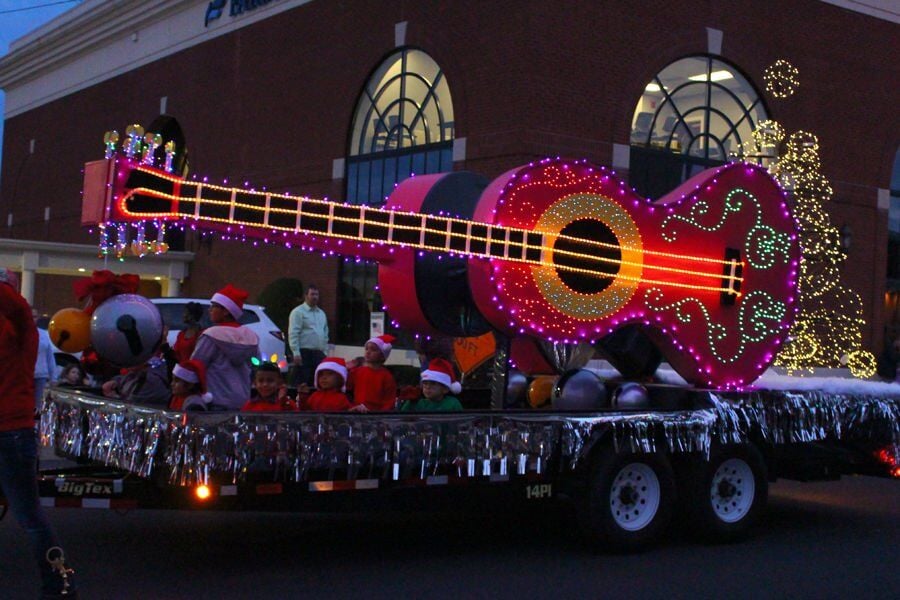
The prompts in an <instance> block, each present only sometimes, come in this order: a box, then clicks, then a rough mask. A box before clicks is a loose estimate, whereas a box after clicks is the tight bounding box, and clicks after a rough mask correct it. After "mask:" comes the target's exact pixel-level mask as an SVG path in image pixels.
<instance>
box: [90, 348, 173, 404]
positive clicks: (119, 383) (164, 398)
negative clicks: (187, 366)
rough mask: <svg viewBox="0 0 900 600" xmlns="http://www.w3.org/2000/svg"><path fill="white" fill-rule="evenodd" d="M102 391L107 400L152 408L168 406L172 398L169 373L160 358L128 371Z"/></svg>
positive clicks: (114, 379)
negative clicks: (145, 405)
mask: <svg viewBox="0 0 900 600" xmlns="http://www.w3.org/2000/svg"><path fill="white" fill-rule="evenodd" d="M101 389H102V390H103V395H104V396H106V397H107V398H113V399H116V400H122V401H123V402H134V403H136V404H147V405H151V406H168V404H169V399H170V397H171V391H170V389H169V372H168V369H167V368H166V362H165V361H164V360H163V359H161V358H159V357H154V358H152V359H150V360H149V361H147V362H145V363H141V364H139V365H137V366H134V367H130V368H128V369H126V370H125V372H124V373H123V374H121V375H117V376H115V377H113V378H112V379H110V380H109V381H107V382H106V383H104V384H103V386H102V388H101Z"/></svg>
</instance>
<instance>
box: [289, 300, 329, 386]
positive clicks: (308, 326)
mask: <svg viewBox="0 0 900 600" xmlns="http://www.w3.org/2000/svg"><path fill="white" fill-rule="evenodd" d="M288 344H289V345H290V347H291V352H292V353H293V354H294V365H295V366H296V367H297V368H296V369H295V371H299V376H297V377H296V378H295V380H294V381H292V382H291V383H292V384H293V385H299V384H301V383H305V384H306V385H313V374H314V373H315V372H316V368H317V367H318V366H319V363H320V362H322V359H324V358H325V353H326V352H327V351H328V318H327V317H326V315H325V311H323V310H322V309H321V308H319V288H317V287H316V286H315V285H312V284H310V286H309V287H308V288H306V296H305V297H304V301H303V302H302V303H300V304H299V305H298V306H296V307H295V308H294V310H292V311H291V315H290V317H289V319H288Z"/></svg>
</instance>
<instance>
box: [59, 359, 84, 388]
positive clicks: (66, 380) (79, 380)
mask: <svg viewBox="0 0 900 600" xmlns="http://www.w3.org/2000/svg"><path fill="white" fill-rule="evenodd" d="M56 385H58V386H60V387H70V388H71V387H86V386H89V385H91V382H90V380H89V379H88V376H87V375H86V374H85V372H84V369H82V368H81V365H80V364H78V363H71V364H69V365H66V366H65V367H63V370H62V371H60V373H59V379H57V380H56Z"/></svg>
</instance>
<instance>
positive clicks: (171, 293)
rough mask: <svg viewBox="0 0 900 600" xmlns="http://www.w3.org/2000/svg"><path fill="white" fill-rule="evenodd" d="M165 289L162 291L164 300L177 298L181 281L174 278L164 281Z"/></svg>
mask: <svg viewBox="0 0 900 600" xmlns="http://www.w3.org/2000/svg"><path fill="white" fill-rule="evenodd" d="M165 282H166V289H164V290H163V296H165V297H166V298H177V297H178V296H180V295H181V281H180V280H179V279H175V278H174V277H167V278H166V279H165Z"/></svg>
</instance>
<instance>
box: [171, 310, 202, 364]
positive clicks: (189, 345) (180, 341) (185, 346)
mask: <svg viewBox="0 0 900 600" xmlns="http://www.w3.org/2000/svg"><path fill="white" fill-rule="evenodd" d="M201 319H203V306H202V305H201V304H200V303H199V302H188V303H187V305H186V306H185V307H184V316H183V317H182V322H183V323H184V329H182V330H181V331H179V332H178V336H177V337H176V338H175V345H174V346H172V350H173V351H174V352H175V359H176V361H177V362H179V363H182V362H184V361H186V360H187V359H189V358H190V357H191V355H192V354H193V353H194V348H196V347H197V340H198V339H200V334H201V333H202V332H203V328H202V327H201V326H200V320H201Z"/></svg>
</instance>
